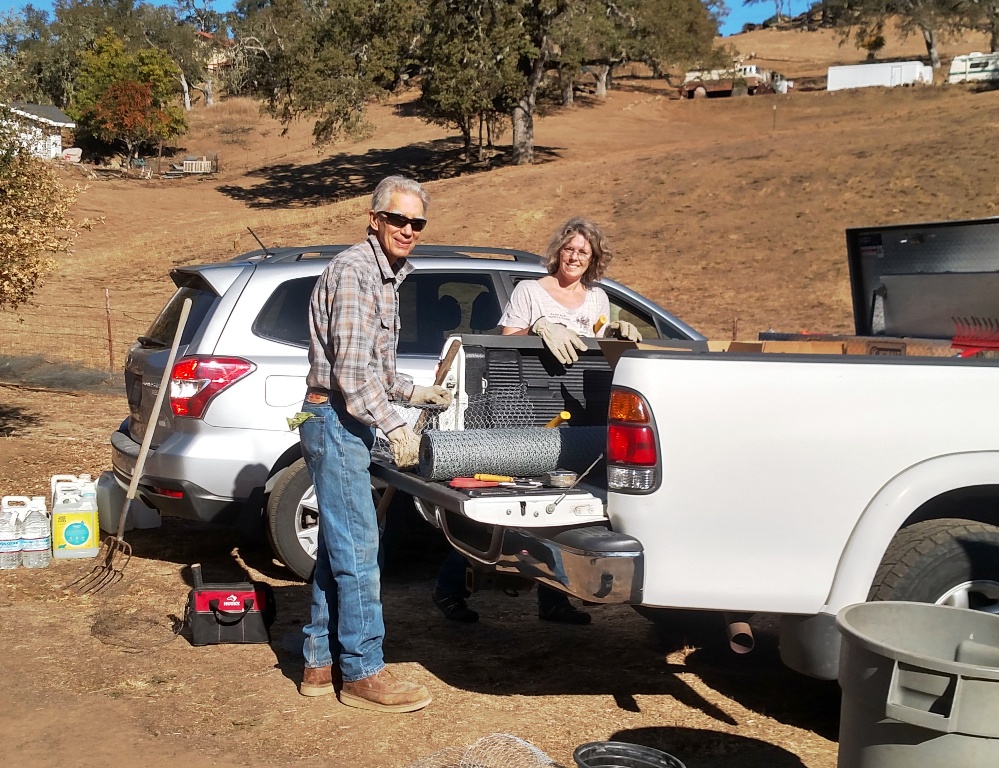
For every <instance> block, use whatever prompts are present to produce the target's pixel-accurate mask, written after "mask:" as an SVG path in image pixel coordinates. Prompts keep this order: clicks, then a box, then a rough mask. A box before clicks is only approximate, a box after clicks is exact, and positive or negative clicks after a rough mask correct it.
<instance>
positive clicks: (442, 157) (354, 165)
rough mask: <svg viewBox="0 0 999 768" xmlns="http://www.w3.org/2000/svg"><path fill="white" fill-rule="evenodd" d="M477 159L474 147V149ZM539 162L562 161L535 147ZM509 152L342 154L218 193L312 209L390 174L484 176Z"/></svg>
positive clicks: (431, 148)
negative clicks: (481, 157) (483, 155)
mask: <svg viewBox="0 0 999 768" xmlns="http://www.w3.org/2000/svg"><path fill="white" fill-rule="evenodd" d="M473 156H474V149H473ZM534 156H535V163H536V164H538V163H546V162H551V161H553V160H555V159H557V158H558V157H559V150H558V149H557V148H554V147H539V146H535V147H534ZM509 164H510V160H509V156H508V153H507V154H503V155H495V156H493V157H490V158H488V159H487V160H486V161H484V162H482V163H477V162H473V163H466V162H465V161H464V159H463V149H462V143H461V140H460V139H458V138H448V139H436V140H434V141H426V142H420V143H418V144H409V145H407V146H405V147H398V148H395V149H370V150H368V151H367V152H365V153H364V154H361V155H351V154H347V153H340V154H336V155H333V156H331V157H327V158H324V159H323V160H320V161H318V162H315V163H309V164H304V165H302V164H291V163H284V164H280V165H270V166H264V167H262V168H258V169H256V170H255V171H252V172H250V173H249V174H248V175H249V176H250V177H251V178H256V179H259V180H260V181H259V182H258V183H256V184H253V185H251V186H246V187H243V186H238V185H235V184H225V185H222V186H219V187H218V191H219V192H221V193H222V194H224V195H227V196H228V197H231V198H232V199H233V200H238V201H240V202H242V203H245V204H246V205H247V206H249V207H250V208H307V207H311V206H316V205H321V204H327V203H330V202H334V201H337V200H344V199H348V198H353V197H359V196H361V195H366V194H369V193H370V192H371V191H372V190H373V189H374V188H375V186H376V185H377V184H378V182H379V181H381V180H382V179H383V178H385V177H386V176H390V175H392V174H402V175H404V176H410V177H412V178H415V179H418V180H420V181H421V182H428V181H436V180H438V179H448V178H454V177H457V176H467V175H469V174H473V173H482V172H484V171H489V170H492V169H494V168H500V167H503V166H505V165H509Z"/></svg>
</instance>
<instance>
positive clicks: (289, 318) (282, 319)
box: [253, 275, 319, 347]
mask: <svg viewBox="0 0 999 768" xmlns="http://www.w3.org/2000/svg"><path fill="white" fill-rule="evenodd" d="M317 280H319V275H311V276H309V277H299V278H296V279H294V280H287V281H285V282H283V283H281V285H279V286H278V287H277V290H275V291H274V293H272V294H271V296H270V298H269V299H267V302H266V303H265V304H264V307H263V309H261V310H260V314H259V315H257V319H256V320H254V321H253V332H254V333H255V334H257V336H261V337H263V338H265V339H270V340H272V341H280V342H284V343H286V344H294V345H295V346H296V347H308V346H309V301H310V300H311V298H312V289H313V288H315V287H316V281H317Z"/></svg>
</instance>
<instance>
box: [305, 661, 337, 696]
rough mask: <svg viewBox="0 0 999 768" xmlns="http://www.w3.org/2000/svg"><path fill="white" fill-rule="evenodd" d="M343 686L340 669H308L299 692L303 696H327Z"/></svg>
mask: <svg viewBox="0 0 999 768" xmlns="http://www.w3.org/2000/svg"><path fill="white" fill-rule="evenodd" d="M342 685H343V677H342V676H341V675H340V669H339V668H337V669H336V670H334V669H333V667H331V666H330V667H306V668H305V671H304V672H303V673H302V685H301V686H300V687H299V689H298V692H299V693H301V694H302V695H303V696H325V695H326V694H327V693H333V692H334V691H336V690H337V689H338V688H340V687H341V686H342Z"/></svg>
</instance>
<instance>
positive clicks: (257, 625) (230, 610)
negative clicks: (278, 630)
mask: <svg viewBox="0 0 999 768" xmlns="http://www.w3.org/2000/svg"><path fill="white" fill-rule="evenodd" d="M191 573H192V574H193V575H194V589H192V590H191V592H190V594H188V596H187V609H186V611H185V613H184V621H185V623H186V624H187V626H188V628H189V629H190V631H191V644H192V645H218V644H219V643H267V642H270V626H271V624H273V623H274V618H275V616H277V606H276V605H275V604H274V590H273V589H271V585H270V584H266V583H264V582H262V581H243V582H235V583H231V584H205V583H204V581H203V579H202V576H201V564H200V563H195V564H194V565H192V566H191Z"/></svg>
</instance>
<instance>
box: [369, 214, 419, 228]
mask: <svg viewBox="0 0 999 768" xmlns="http://www.w3.org/2000/svg"><path fill="white" fill-rule="evenodd" d="M375 215H376V216H381V217H382V219H384V220H385V221H387V222H388V223H389V224H391V225H392V226H393V227H395V228H396V229H405V228H406V226H407V225H409V226H411V227H412V228H413V231H414V232H422V231H423V228H424V227H425V226H427V220H426V219H411V218H409V217H408V216H403V215H402V214H401V213H392V212H391V211H378V213H377V214H375Z"/></svg>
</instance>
